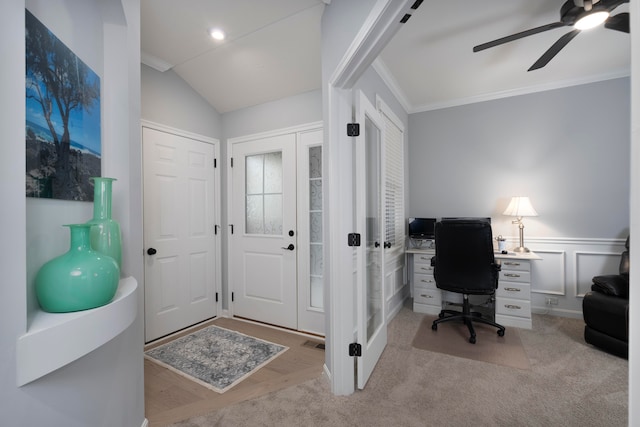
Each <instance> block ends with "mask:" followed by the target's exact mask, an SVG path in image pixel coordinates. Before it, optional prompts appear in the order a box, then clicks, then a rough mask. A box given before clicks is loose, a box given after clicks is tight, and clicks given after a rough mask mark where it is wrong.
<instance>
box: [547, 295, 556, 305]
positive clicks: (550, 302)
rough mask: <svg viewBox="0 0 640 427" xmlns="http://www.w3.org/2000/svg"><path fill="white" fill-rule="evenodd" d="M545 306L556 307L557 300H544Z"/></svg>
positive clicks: (551, 298)
mask: <svg viewBox="0 0 640 427" xmlns="http://www.w3.org/2000/svg"><path fill="white" fill-rule="evenodd" d="M545 304H546V305H558V298H553V297H547V299H546V300H545Z"/></svg>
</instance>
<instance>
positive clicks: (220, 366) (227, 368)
mask: <svg viewBox="0 0 640 427" xmlns="http://www.w3.org/2000/svg"><path fill="white" fill-rule="evenodd" d="M287 349H288V347H285V346H282V345H278V344H273V343H270V342H268V341H264V340H260V339H257V338H253V337H250V336H248V335H244V334H241V333H239V332H235V331H230V330H228V329H224V328H220V327H218V326H208V327H206V328H204V329H200V330H199V331H196V332H194V333H192V334H189V335H185V336H183V337H181V338H178V339H175V340H173V341H170V342H168V343H166V344H162V345H160V346H158V347H155V348H153V349H151V350H148V351H146V352H145V357H146V358H147V359H149V360H152V361H153V362H156V363H158V364H160V365H162V366H164V367H166V368H168V369H170V370H172V371H174V372H176V373H178V374H180V375H183V376H184V377H186V378H189V379H191V380H193V381H195V382H197V383H199V384H201V385H203V386H205V387H207V388H209V389H211V390H213V391H216V392H218V393H224V392H225V391H227V390H229V389H230V388H231V387H233V386H234V385H236V384H238V383H239V382H240V381H242V380H243V379H245V378H247V377H248V376H249V375H251V374H252V373H254V372H256V371H257V370H258V369H260V368H261V367H263V366H264V365H266V364H267V363H269V362H270V361H272V360H273V359H275V358H276V357H278V356H279V355H280V354H282V353H283V352H285V351H286V350H287Z"/></svg>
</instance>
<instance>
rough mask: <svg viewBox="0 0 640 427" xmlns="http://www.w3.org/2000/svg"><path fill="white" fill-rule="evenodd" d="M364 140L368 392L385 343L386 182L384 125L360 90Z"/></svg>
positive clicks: (360, 146)
mask: <svg viewBox="0 0 640 427" xmlns="http://www.w3.org/2000/svg"><path fill="white" fill-rule="evenodd" d="M355 105H356V118H357V121H358V123H360V136H359V137H357V138H356V167H355V182H356V227H357V229H358V230H359V233H360V234H361V236H362V239H361V242H362V245H361V246H360V247H359V248H358V250H357V259H358V261H357V271H358V280H357V282H358V283H357V293H356V305H357V312H358V316H357V328H358V333H357V335H358V343H359V344H360V345H361V346H362V356H361V357H358V358H357V360H358V373H357V377H358V388H361V389H362V388H364V386H365V384H366V383H367V380H368V379H369V376H370V375H371V373H372V372H373V368H374V367H375V365H376V363H377V362H378V359H379V358H380V356H381V355H382V351H383V350H384V348H385V347H386V345H387V320H386V315H385V307H384V305H385V301H386V298H385V294H384V282H383V278H384V247H385V246H386V242H384V241H383V240H384V235H385V234H384V229H385V224H384V215H383V214H382V199H383V198H382V183H383V182H384V179H383V178H384V176H383V168H382V165H383V159H382V157H383V151H382V141H384V136H383V132H384V122H383V119H382V117H381V115H380V114H379V113H378V111H377V110H376V109H375V107H374V106H373V105H372V104H371V103H370V102H369V100H368V99H367V98H366V96H365V95H364V94H363V93H362V92H360V91H359V92H358V93H357V95H356V100H355Z"/></svg>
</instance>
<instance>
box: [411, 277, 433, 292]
mask: <svg viewBox="0 0 640 427" xmlns="http://www.w3.org/2000/svg"><path fill="white" fill-rule="evenodd" d="M413 286H414V287H416V288H429V289H435V288H436V279H434V278H433V275H431V274H418V273H416V274H414V275H413Z"/></svg>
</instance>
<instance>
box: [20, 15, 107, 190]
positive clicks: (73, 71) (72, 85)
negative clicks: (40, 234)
mask: <svg viewBox="0 0 640 427" xmlns="http://www.w3.org/2000/svg"><path fill="white" fill-rule="evenodd" d="M26 19H27V22H26V72H27V75H26V85H27V91H26V96H27V99H32V100H34V101H35V102H36V103H37V104H38V105H39V106H40V107H41V109H42V114H43V117H44V120H45V121H46V124H47V127H48V129H49V132H50V133H51V139H52V141H53V144H54V146H55V154H56V161H55V177H54V179H53V182H52V186H53V193H54V194H58V195H62V197H56V198H67V199H68V198H72V199H80V200H82V198H83V197H82V196H83V195H77V194H76V195H73V193H74V192H77V190H78V188H79V187H78V185H77V180H78V177H77V176H76V170H74V167H72V166H73V165H72V162H71V161H70V156H71V155H72V153H71V134H70V130H69V124H70V123H69V122H70V117H71V113H72V112H73V111H74V110H82V111H84V112H89V111H91V109H92V108H94V105H95V104H96V102H95V101H96V100H99V99H100V83H99V80H98V79H97V78H90V75H91V74H92V72H91V70H90V69H89V67H88V66H87V65H86V64H84V63H83V62H82V61H81V60H80V59H79V58H78V57H77V56H76V55H75V54H74V53H73V52H72V51H71V50H70V49H69V48H68V47H67V46H65V45H64V44H63V43H62V42H61V41H60V40H59V39H58V38H56V37H55V36H54V35H53V34H52V33H51V32H50V31H49V30H48V29H47V28H46V27H45V26H44V25H43V24H42V23H41V22H40V21H38V20H37V19H36V18H35V17H34V16H33V15H31V14H30V13H27V14H26ZM54 109H55V110H54ZM54 113H57V114H54ZM54 117H55V118H58V117H59V120H60V123H56V122H55V119H54ZM60 128H61V130H62V132H61V133H60V132H58V130H57V129H60ZM78 155H82V154H81V153H79V154H78ZM65 195H66V196H69V195H71V196H70V197H65Z"/></svg>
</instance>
